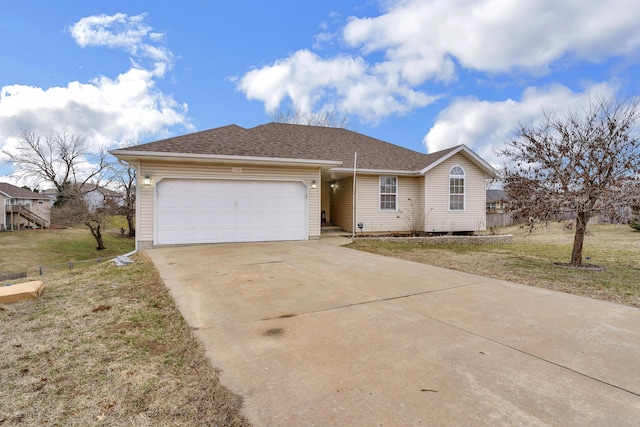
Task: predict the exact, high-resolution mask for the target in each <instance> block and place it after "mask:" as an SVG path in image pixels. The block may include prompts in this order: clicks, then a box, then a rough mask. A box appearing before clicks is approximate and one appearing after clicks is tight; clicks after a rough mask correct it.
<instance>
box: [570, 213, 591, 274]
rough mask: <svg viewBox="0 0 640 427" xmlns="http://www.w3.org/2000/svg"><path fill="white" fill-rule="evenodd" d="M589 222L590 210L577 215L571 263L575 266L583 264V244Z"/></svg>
mask: <svg viewBox="0 0 640 427" xmlns="http://www.w3.org/2000/svg"><path fill="white" fill-rule="evenodd" d="M588 222H589V213H588V212H578V214H577V215H576V234H575V236H574V238H573V251H572V252H571V263H570V264H569V265H571V266H573V267H580V266H581V265H582V244H583V243H584V236H585V234H587V223H588Z"/></svg>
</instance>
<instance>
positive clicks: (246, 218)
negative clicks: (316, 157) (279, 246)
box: [156, 179, 308, 244]
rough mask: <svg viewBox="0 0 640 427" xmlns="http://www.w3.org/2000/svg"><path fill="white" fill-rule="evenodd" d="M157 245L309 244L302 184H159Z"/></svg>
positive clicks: (213, 181)
mask: <svg viewBox="0 0 640 427" xmlns="http://www.w3.org/2000/svg"><path fill="white" fill-rule="evenodd" d="M156 191H157V193H156V206H157V212H156V241H157V243H158V244H186V243H221V242H251V241H274V240H305V239H306V238H307V236H308V231H307V203H306V191H307V190H306V186H305V185H303V184H302V183H301V182H280V181H233V180H188V179H184V180H180V179H167V180H161V181H160V182H159V183H158V185H157V187H156Z"/></svg>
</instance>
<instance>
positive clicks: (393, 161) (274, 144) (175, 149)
mask: <svg viewBox="0 0 640 427" xmlns="http://www.w3.org/2000/svg"><path fill="white" fill-rule="evenodd" d="M459 147H460V146H459ZM456 148H457V147H452V148H450V149H447V150H442V151H439V152H436V153H432V154H424V153H420V152H417V151H413V150H410V149H407V148H404V147H400V146H398V145H394V144H391V143H388V142H385V141H382V140H379V139H376V138H371V137H369V136H366V135H362V134H359V133H357V132H353V131H350V130H347V129H342V128H330V127H321V126H308V125H295V124H285V123H268V124H265V125H260V126H256V127H253V128H249V129H245V128H242V127H240V126H237V125H229V126H224V127H220V128H215V129H210V130H206V131H201V132H196V133H192V134H188V135H182V136H177V137H174V138H169V139H164V140H161V141H155V142H149V143H146V144H141V145H136V146H133V147H128V148H124V149H122V150H114V151H113V153H114V154H115V155H125V154H128V153H131V154H133V153H136V154H138V155H140V156H141V157H143V156H144V155H145V154H146V153H149V154H152V153H166V154H169V153H174V154H181V155H184V154H187V155H189V154H190V155H193V156H194V157H198V156H200V157H206V156H243V157H253V158H274V159H296V160H300V159H303V160H311V161H332V162H335V163H336V164H339V166H338V168H339V169H352V168H353V166H354V157H355V156H354V154H355V153H356V152H357V153H358V158H357V168H358V169H360V170H363V169H364V170H376V171H385V170H387V171H407V172H414V173H418V172H419V171H422V170H423V169H425V168H428V167H429V165H431V164H433V163H435V162H437V161H439V160H440V159H441V158H442V157H444V156H447V155H448V154H449V153H450V152H451V151H454V150H455V149H456ZM467 150H469V149H468V148H467ZM469 151H470V150H469ZM475 157H477V156H475ZM489 168H490V167H489Z"/></svg>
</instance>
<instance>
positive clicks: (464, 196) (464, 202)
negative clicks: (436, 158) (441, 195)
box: [447, 165, 467, 212]
mask: <svg viewBox="0 0 640 427" xmlns="http://www.w3.org/2000/svg"><path fill="white" fill-rule="evenodd" d="M455 168H460V170H461V171H462V175H452V174H451V171H452V170H454V169H455ZM451 178H462V180H463V181H462V182H463V184H462V209H451V196H452V195H454V196H459V195H460V194H451ZM447 188H448V190H447V193H448V195H449V197H448V200H447V204H448V206H449V212H465V211H466V210H467V173H466V172H465V170H464V168H463V167H462V166H460V165H453V166H451V169H449V179H448V180H447Z"/></svg>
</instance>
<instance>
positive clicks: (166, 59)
mask: <svg viewBox="0 0 640 427" xmlns="http://www.w3.org/2000/svg"><path fill="white" fill-rule="evenodd" d="M144 19H145V14H140V15H135V16H128V15H126V14H124V13H116V14H115V15H104V14H103V15H94V16H88V17H85V18H82V19H80V20H79V21H78V22H76V23H75V24H74V25H72V26H71V27H70V31H71V35H72V36H73V38H74V39H75V41H76V43H78V45H79V46H81V47H87V46H89V47H96V46H106V47H109V48H112V49H113V48H120V49H124V50H125V51H127V52H129V53H130V54H132V55H133V56H135V57H137V58H145V59H151V60H152V61H155V62H156V63H157V66H158V67H159V68H157V69H158V70H159V75H162V74H163V73H164V70H165V69H166V67H167V65H169V64H170V63H171V60H172V57H173V55H172V54H171V52H170V51H169V50H168V49H166V48H165V47H164V46H159V45H158V44H159V43H160V42H161V41H162V40H163V39H164V34H162V33H158V32H154V31H153V28H151V27H150V26H149V25H147V24H146V23H145V22H144ZM147 40H148V41H149V42H150V43H149V42H147Z"/></svg>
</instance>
